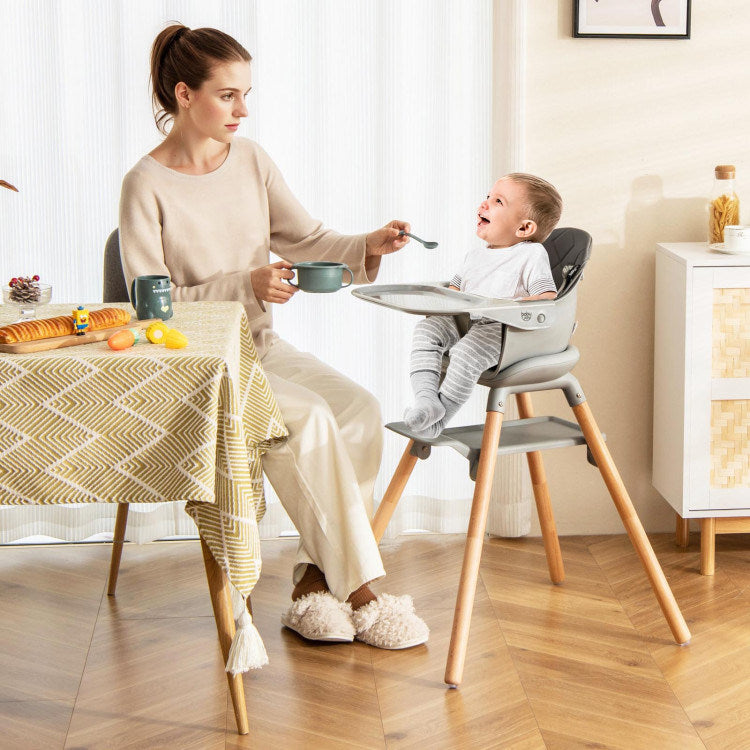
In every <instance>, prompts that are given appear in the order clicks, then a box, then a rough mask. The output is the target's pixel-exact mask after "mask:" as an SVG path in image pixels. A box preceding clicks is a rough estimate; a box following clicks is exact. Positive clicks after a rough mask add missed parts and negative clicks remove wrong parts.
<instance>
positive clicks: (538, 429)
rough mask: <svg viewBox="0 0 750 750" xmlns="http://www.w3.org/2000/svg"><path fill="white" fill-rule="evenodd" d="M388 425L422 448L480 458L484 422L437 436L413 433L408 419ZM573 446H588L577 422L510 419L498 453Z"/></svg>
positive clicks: (526, 451)
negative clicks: (453, 451) (432, 448)
mask: <svg viewBox="0 0 750 750" xmlns="http://www.w3.org/2000/svg"><path fill="white" fill-rule="evenodd" d="M386 427H387V428H388V429H389V430H392V431H393V432H396V433H398V434H399V435H403V436H404V437H406V438H409V439H410V440H413V441H414V444H415V446H416V447H417V450H418V451H419V449H420V447H421V446H429V447H432V446H436V447H442V446H447V447H449V448H453V449H454V450H456V451H458V452H459V453H460V454H461V455H462V456H464V457H465V458H468V459H469V461H470V462H474V461H475V460H477V459H478V456H479V452H480V449H481V447H482V434H483V433H484V425H483V424H477V425H469V426H465V427H448V428H447V429H445V430H444V431H443V432H442V434H440V435H439V436H438V437H436V438H423V437H419V435H417V434H415V433H413V432H411V431H410V430H409V428H408V427H407V426H406V424H405V423H404V422H391V423H390V424H387V425H386ZM602 437H604V436H602ZM573 445H586V439H585V438H584V437H583V433H582V432H581V429H580V427H579V426H578V425H577V424H575V423H574V422H569V421H567V420H565V419H560V418H559V417H533V418H531V419H508V420H506V421H504V422H503V426H502V430H501V432H500V445H499V447H498V449H497V453H498V455H507V454H510V453H530V452H532V451H543V450H548V449H550V448H567V447H569V446H573ZM415 455H417V456H420V457H424V458H426V457H427V456H428V455H429V450H426V451H425V450H421V451H419V452H415Z"/></svg>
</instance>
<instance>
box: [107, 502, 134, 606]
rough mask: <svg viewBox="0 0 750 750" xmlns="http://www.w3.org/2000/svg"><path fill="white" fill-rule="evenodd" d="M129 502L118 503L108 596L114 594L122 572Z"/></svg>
mask: <svg viewBox="0 0 750 750" xmlns="http://www.w3.org/2000/svg"><path fill="white" fill-rule="evenodd" d="M129 507H130V506H129V505H128V504H127V503H118V505H117V516H116V517H115V531H114V534H113V537H112V556H111V558H110V561H109V583H108V584H107V596H114V595H115V589H116V588H117V576H118V574H119V572H120V558H121V557H122V545H123V544H124V542H125V529H126V527H127V525H128V508H129Z"/></svg>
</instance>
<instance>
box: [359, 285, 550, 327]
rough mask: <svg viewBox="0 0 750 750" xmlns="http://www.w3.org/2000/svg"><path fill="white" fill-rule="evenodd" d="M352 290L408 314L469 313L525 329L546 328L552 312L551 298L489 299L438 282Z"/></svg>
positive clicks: (377, 303) (363, 296)
mask: <svg viewBox="0 0 750 750" xmlns="http://www.w3.org/2000/svg"><path fill="white" fill-rule="evenodd" d="M352 294H353V295H354V296H355V297H358V298H359V299H363V300H365V302H372V303H374V304H376V305H383V306H384V307H390V308H391V309H393V310H400V311H401V312H405V313H410V314H412V315H463V314H465V313H469V314H473V315H478V316H480V317H482V318H489V319H490V320H496V321H498V322H499V323H506V324H508V325H512V326H514V327H516V328H522V329H525V330H530V329H538V328H549V326H550V325H551V324H552V323H553V322H554V316H555V306H554V301H553V300H533V301H515V300H512V299H492V298H490V297H480V296H479V295H476V294H467V293H466V292H459V291H456V290H455V289H449V288H448V287H447V286H442V285H440V284H380V285H369V286H365V287H360V288H359V289H354V290H352Z"/></svg>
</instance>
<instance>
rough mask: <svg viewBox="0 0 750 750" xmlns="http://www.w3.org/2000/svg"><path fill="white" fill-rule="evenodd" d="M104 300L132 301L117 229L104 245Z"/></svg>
mask: <svg viewBox="0 0 750 750" xmlns="http://www.w3.org/2000/svg"><path fill="white" fill-rule="evenodd" d="M103 281H104V283H103V285H102V302H130V295H129V294H128V288H127V286H126V285H125V274H124V273H123V272H122V261H121V260H120V233H119V231H118V230H117V229H115V231H114V232H112V234H110V235H109V237H108V238H107V243H106V245H105V246H104V277H103Z"/></svg>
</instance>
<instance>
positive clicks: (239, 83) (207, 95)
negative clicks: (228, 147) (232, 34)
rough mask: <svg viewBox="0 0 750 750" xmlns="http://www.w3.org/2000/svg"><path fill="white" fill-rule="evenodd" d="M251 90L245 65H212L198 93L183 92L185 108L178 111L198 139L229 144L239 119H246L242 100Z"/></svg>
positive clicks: (248, 67) (248, 68) (192, 90)
mask: <svg viewBox="0 0 750 750" xmlns="http://www.w3.org/2000/svg"><path fill="white" fill-rule="evenodd" d="M178 85H179V84H178ZM251 88H252V85H251V76H250V63H249V62H244V61H242V60H238V61H235V62H229V63H221V64H220V65H216V66H215V67H214V68H213V70H212V71H211V76H210V77H209V78H208V79H207V80H206V81H204V82H203V85H202V86H201V87H200V88H199V89H197V90H195V89H187V95H186V98H187V102H188V104H189V106H188V107H187V108H185V109H182V110H181V113H183V114H184V116H185V117H184V122H185V124H186V125H188V126H189V127H191V128H192V129H194V130H195V131H196V132H197V133H199V134H200V135H202V136H205V137H207V138H213V139H214V140H215V141H219V142H221V143H229V142H230V141H231V140H232V136H233V135H234V134H235V132H236V131H237V128H238V127H239V125H240V119H241V118H243V117H247V106H246V104H245V97H246V96H247V95H248V94H249V93H250V89H251Z"/></svg>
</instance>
